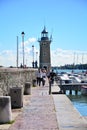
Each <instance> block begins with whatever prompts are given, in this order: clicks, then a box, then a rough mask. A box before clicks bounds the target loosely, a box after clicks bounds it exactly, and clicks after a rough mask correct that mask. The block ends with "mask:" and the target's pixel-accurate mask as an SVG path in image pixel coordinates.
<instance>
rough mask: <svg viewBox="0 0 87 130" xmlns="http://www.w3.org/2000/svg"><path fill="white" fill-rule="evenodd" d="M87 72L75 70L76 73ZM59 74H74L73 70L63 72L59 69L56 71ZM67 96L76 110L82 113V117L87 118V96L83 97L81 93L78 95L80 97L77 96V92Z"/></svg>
mask: <svg viewBox="0 0 87 130" xmlns="http://www.w3.org/2000/svg"><path fill="white" fill-rule="evenodd" d="M82 71H86V70H78V69H76V70H74V72H75V73H79V72H82ZM55 72H57V73H61V72H72V70H67V69H65V70H63V69H58V70H55ZM66 95H67V96H68V97H69V99H70V100H71V101H72V103H73V105H74V106H75V107H76V109H77V110H78V111H79V112H80V114H81V115H82V116H87V96H83V95H81V92H79V93H78V95H75V92H74V91H73V92H72V95H69V91H67V92H66Z"/></svg>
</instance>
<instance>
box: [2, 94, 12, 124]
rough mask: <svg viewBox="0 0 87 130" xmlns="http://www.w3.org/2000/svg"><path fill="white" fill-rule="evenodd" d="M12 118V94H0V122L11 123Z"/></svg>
mask: <svg viewBox="0 0 87 130" xmlns="http://www.w3.org/2000/svg"><path fill="white" fill-rule="evenodd" d="M11 120H12V112H11V98H10V96H0V124H4V123H9V122H10V121H11Z"/></svg>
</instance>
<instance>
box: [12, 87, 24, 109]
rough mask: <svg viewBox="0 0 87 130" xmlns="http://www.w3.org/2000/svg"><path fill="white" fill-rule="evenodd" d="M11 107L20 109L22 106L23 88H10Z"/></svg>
mask: <svg viewBox="0 0 87 130" xmlns="http://www.w3.org/2000/svg"><path fill="white" fill-rule="evenodd" d="M10 96H11V106H12V108H21V107H22V106H23V88H22V87H13V88H10Z"/></svg>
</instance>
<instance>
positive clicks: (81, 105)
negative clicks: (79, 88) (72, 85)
mask: <svg viewBox="0 0 87 130" xmlns="http://www.w3.org/2000/svg"><path fill="white" fill-rule="evenodd" d="M66 95H67V96H68V97H69V99H70V100H71V101H72V103H73V105H74V106H75V107H76V109H77V110H78V111H79V112H80V114H81V115H82V116H87V96H83V95H81V92H79V93H78V95H75V93H74V91H73V94H72V95H69V94H68V92H67V93H66Z"/></svg>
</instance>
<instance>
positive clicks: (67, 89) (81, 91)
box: [58, 70, 87, 118]
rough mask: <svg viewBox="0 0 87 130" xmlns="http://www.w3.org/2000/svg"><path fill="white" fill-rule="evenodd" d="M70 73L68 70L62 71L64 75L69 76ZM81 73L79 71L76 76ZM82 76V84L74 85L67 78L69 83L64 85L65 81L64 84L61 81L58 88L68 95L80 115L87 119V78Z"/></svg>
mask: <svg viewBox="0 0 87 130" xmlns="http://www.w3.org/2000/svg"><path fill="white" fill-rule="evenodd" d="M70 72H71V71H70ZM70 72H69V71H68V70H66V71H65V70H64V71H63V70H62V71H60V73H64V74H65V73H66V74H69V73H70ZM75 72H76V70H75ZM81 72H82V70H81V71H79V70H78V71H77V72H76V73H75V74H76V75H79V74H80V73H81ZM62 75H63V74H62ZM80 76H82V78H80V79H81V80H82V82H79V83H72V82H71V80H70V79H68V78H66V79H67V81H69V82H66V83H64V79H63V82H62V84H61V83H60V81H59V82H58V86H59V88H60V90H63V93H64V94H66V96H67V97H68V98H69V99H70V100H71V102H72V104H73V105H74V107H75V108H76V109H77V110H78V111H79V112H80V114H81V115H82V116H84V117H85V118H87V83H86V80H87V76H86V75H85V76H84V75H82V74H81V75H80ZM83 81H84V82H85V83H84V82H83ZM70 82H71V83H70Z"/></svg>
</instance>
